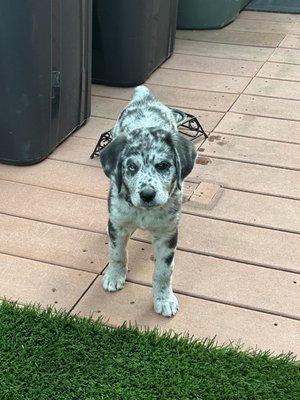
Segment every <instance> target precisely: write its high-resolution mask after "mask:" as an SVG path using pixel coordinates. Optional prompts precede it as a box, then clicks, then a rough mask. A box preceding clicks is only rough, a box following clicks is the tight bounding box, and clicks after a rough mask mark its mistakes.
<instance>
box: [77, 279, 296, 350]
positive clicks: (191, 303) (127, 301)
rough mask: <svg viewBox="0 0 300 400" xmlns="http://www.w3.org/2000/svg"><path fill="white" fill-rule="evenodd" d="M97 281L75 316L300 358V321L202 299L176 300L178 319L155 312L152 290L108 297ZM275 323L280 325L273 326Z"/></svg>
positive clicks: (129, 289)
mask: <svg viewBox="0 0 300 400" xmlns="http://www.w3.org/2000/svg"><path fill="white" fill-rule="evenodd" d="M99 285H100V284H99V281H96V282H95V283H94V285H93V286H92V287H91V289H90V290H89V291H88V292H87V293H86V295H85V296H84V297H83V299H82V300H81V301H80V302H79V303H78V305H77V307H76V308H75V310H74V313H80V315H86V316H87V315H93V316H94V317H95V318H97V317H98V316H99V315H103V316H104V318H105V319H109V323H110V324H113V325H118V326H120V325H122V323H123V322H124V321H127V322H128V321H131V322H133V323H134V322H136V323H137V325H138V326H139V327H141V328H144V327H145V326H147V327H155V326H156V327H158V328H159V329H160V330H161V331H169V330H170V329H172V330H174V331H175V332H177V333H186V332H189V334H190V335H194V336H195V337H196V338H204V337H214V336H216V339H217V341H218V342H219V344H221V343H229V342H231V341H233V342H241V343H244V346H245V347H246V348H248V347H253V348H254V347H256V346H257V347H258V348H261V349H265V350H266V349H272V351H274V352H277V353H281V352H282V351H285V352H287V351H290V350H293V351H294V352H295V353H296V354H297V355H298V356H299V355H300V349H299V346H298V342H299V341H297V338H298V333H299V326H298V322H297V321H295V320H291V319H287V318H282V317H275V316H271V315H267V314H262V313H258V312H255V311H248V310H244V309H241V308H237V307H231V306H225V305H222V304H218V303H213V302H208V301H204V300H201V299H196V298H191V297H188V296H182V295H178V298H179V302H180V310H179V313H178V314H177V316H176V317H175V318H164V317H162V316H159V315H157V314H155V313H154V311H153V305H152V298H151V292H150V288H147V287H144V286H140V285H135V284H132V283H127V285H126V286H125V288H124V289H123V290H122V291H121V292H118V293H114V294H109V293H105V292H104V291H103V290H102V289H101V288H100V287H99ZM274 324H276V326H275V325H274Z"/></svg>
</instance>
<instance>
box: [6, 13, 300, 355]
mask: <svg viewBox="0 0 300 400" xmlns="http://www.w3.org/2000/svg"><path fill="white" fill-rule="evenodd" d="M147 85H148V87H149V88H150V89H152V90H153V92H154V93H155V94H156V95H157V97H158V98H159V99H160V100H162V101H163V102H165V103H166V104H167V105H169V106H173V107H177V108H180V109H183V110H188V111H190V112H191V113H192V114H195V115H197V116H198V117H199V119H200V121H201V123H202V124H203V127H204V129H205V130H206V131H207V132H208V133H209V138H208V139H207V140H206V141H205V142H203V141H202V142H201V141H200V142H198V143H197V147H198V159H197V163H196V165H195V168H194V170H193V172H192V174H191V175H190V176H189V177H188V181H187V183H186V190H185V203H184V211H183V215H182V221H181V227H180V237H179V246H178V249H179V250H178V252H177V255H176V267H175V274H174V289H175V292H176V293H177V294H178V298H179V301H180V310H179V313H178V314H177V315H176V316H175V317H174V318H172V319H166V318H163V317H160V316H158V315H156V314H155V313H154V311H153V306H152V299H151V288H150V286H151V275H152V270H153V261H152V260H153V256H152V252H151V246H150V245H149V242H148V239H147V237H146V236H145V234H144V233H143V232H136V234H135V235H134V237H133V239H132V240H131V242H130V246H129V254H130V256H129V270H130V271H129V274H128V282H127V284H126V287H125V289H123V290H122V291H120V292H118V293H115V294H107V293H105V292H104V291H103V289H102V288H101V287H100V284H99V280H100V275H101V274H102V273H103V271H104V269H105V267H106V265H107V261H108V258H107V237H106V234H105V232H106V223H107V204H106V198H107V192H108V180H107V178H106V177H105V175H104V173H103V171H102V170H101V168H100V165H99V160H98V159H93V160H90V159H89V155H90V153H91V151H92V150H93V148H94V146H95V144H96V142H97V139H98V138H99V135H100V133H101V132H103V131H105V130H107V129H109V128H111V127H112V126H113V124H114V120H115V119H116V118H117V116H118V114H119V113H120V111H121V110H122V108H123V107H124V106H125V105H126V103H127V101H128V100H129V98H130V97H131V93H132V88H126V89H124V88H123V89H122V88H112V87H105V86H93V89H92V91H93V97H92V117H91V119H90V120H89V122H88V123H87V124H86V125H85V126H84V127H83V128H81V129H80V130H78V131H77V132H76V133H75V134H74V135H72V136H71V137H70V138H69V139H68V140H67V141H65V143H63V144H62V145H61V146H60V147H59V148H58V149H57V150H56V151H55V152H54V153H53V154H52V155H51V156H50V157H49V158H48V159H47V160H45V161H43V162H42V163H40V164H38V165H35V166H30V167H14V166H8V165H0V226H1V229H0V265H1V268H0V297H1V298H4V297H6V298H10V299H14V300H18V301H19V302H20V303H23V304H24V303H28V302H33V303H41V304H42V305H43V306H46V305H47V304H52V305H54V306H55V307H56V308H65V309H67V310H68V311H69V312H71V313H80V314H81V315H91V314H92V315H93V316H94V317H98V316H99V315H103V316H104V318H105V319H109V323H110V324H113V325H116V324H122V323H123V322H124V321H131V322H136V323H137V324H138V325H139V326H150V327H153V326H158V327H159V328H160V329H161V330H169V329H173V330H175V331H176V332H189V334H190V335H194V336H195V337H199V338H203V337H207V336H210V337H214V336H216V338H217V341H218V342H219V343H220V344H221V343H228V342H231V341H233V342H238V343H243V344H244V346H245V348H249V347H251V348H256V347H257V348H260V349H271V350H272V351H274V352H275V353H280V352H289V351H293V352H294V353H295V354H296V355H297V356H298V357H300V323H299V319H300V290H299V288H300V278H299V273H300V240H299V233H300V202H299V200H300V174H299V170H300V152H299V149H300V147H299V144H300V101H299V100H300V16H299V15H287V14H272V13H257V12H242V13H241V15H240V16H239V18H238V19H237V20H236V21H235V22H234V23H232V24H231V25H229V26H228V27H226V28H224V29H222V30H216V31H178V32H177V41H176V49H175V53H174V55H173V56H172V57H171V58H170V59H169V60H168V61H167V62H166V63H164V64H163V65H162V66H161V67H160V68H159V69H158V70H157V71H156V72H155V73H154V74H153V75H152V76H151V77H150V79H149V80H148V82H147Z"/></svg>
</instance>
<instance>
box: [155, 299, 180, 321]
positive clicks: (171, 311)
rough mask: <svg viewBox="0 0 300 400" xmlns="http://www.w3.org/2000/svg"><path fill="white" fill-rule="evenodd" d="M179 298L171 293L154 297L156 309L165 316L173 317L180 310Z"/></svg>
mask: <svg viewBox="0 0 300 400" xmlns="http://www.w3.org/2000/svg"><path fill="white" fill-rule="evenodd" d="M178 307H179V305H178V300H177V297H176V296H175V295H174V294H173V293H170V294H168V295H166V296H164V295H162V296H161V297H159V298H154V310H155V312H157V314H161V315H163V316H164V317H172V316H173V315H175V314H176V313H177V311H178Z"/></svg>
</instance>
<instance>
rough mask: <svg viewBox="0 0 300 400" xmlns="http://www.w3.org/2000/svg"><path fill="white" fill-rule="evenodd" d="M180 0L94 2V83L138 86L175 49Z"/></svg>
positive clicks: (108, 0) (104, 0)
mask: <svg viewBox="0 0 300 400" xmlns="http://www.w3.org/2000/svg"><path fill="white" fill-rule="evenodd" d="M177 5H178V0H94V6H93V61H92V65H93V67H92V80H93V82H94V83H104V84H107V85H111V86H135V85H138V84H140V83H143V82H145V80H146V79H147V78H148V77H149V75H150V74H151V73H152V72H153V71H154V70H155V69H156V68H157V67H159V65H160V64H162V63H163V62H164V61H165V60H166V59H167V58H169V57H170V56H171V54H172V52H173V49H174V42H175V31H176V19H177Z"/></svg>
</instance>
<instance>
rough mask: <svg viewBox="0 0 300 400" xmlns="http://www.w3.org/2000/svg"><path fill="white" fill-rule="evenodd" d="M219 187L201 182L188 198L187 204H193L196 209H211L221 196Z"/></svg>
mask: <svg viewBox="0 0 300 400" xmlns="http://www.w3.org/2000/svg"><path fill="white" fill-rule="evenodd" d="M221 191H222V189H221V187H220V185H217V184H216V183H211V182H201V183H200V185H199V186H197V188H196V189H195V190H194V192H193V194H192V196H191V197H190V201H189V204H195V207H196V208H200V209H211V208H213V207H214V204H215V203H216V201H217V200H218V198H219V197H220V196H221Z"/></svg>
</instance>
